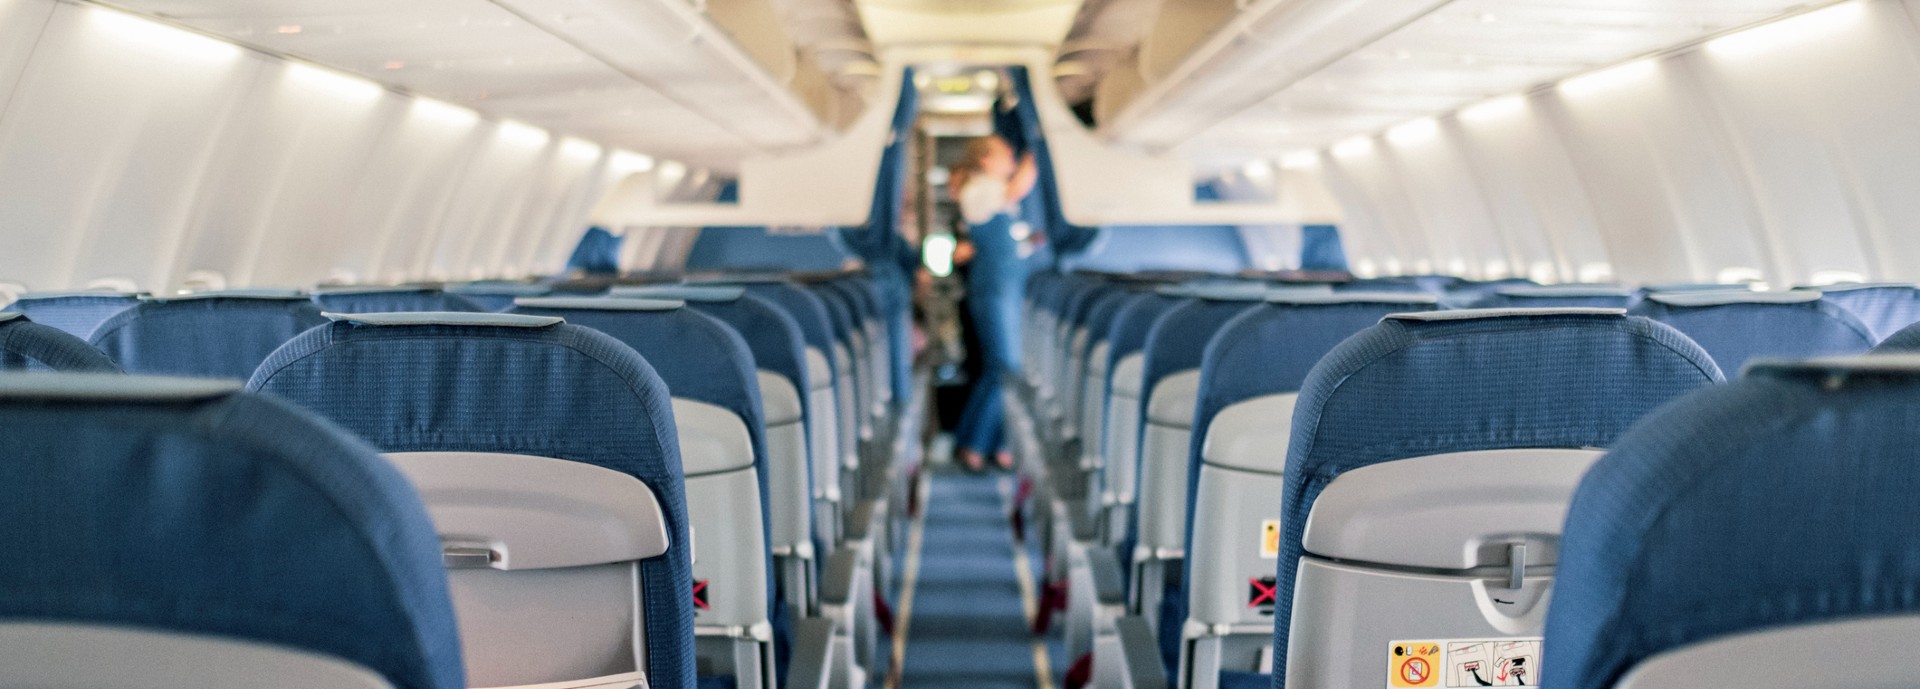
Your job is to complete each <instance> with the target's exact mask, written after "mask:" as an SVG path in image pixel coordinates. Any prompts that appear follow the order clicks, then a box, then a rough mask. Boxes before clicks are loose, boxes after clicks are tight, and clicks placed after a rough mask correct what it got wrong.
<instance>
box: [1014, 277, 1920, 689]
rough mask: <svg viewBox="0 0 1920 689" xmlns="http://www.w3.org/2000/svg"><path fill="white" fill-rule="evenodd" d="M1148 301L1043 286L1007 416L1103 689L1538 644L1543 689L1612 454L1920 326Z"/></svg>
mask: <svg viewBox="0 0 1920 689" xmlns="http://www.w3.org/2000/svg"><path fill="white" fill-rule="evenodd" d="M1156 277H1157V276H1146V277H1138V276H1116V275H1095V274H1065V275H1061V274H1052V273H1043V274H1040V275H1038V276H1036V278H1035V280H1034V281H1033V282H1032V284H1030V289H1029V295H1028V296H1029V301H1028V310H1027V312H1026V317H1027V319H1028V321H1027V323H1026V324H1025V325H1026V332H1029V333H1034V334H1035V335H1036V336H1035V337H1031V338H1029V339H1028V341H1027V342H1026V351H1025V364H1026V365H1025V370H1024V374H1023V378H1024V380H1023V381H1021V384H1020V385H1017V386H1014V387H1015V392H1014V393H1013V395H1014V397H1015V400H1014V402H1015V404H1014V406H1013V408H1014V409H1015V414H1016V416H1019V417H1022V418H1018V419H1015V421H1014V426H1015V428H1016V429H1021V430H1025V431H1027V432H1028V433H1027V435H1028V437H1027V441H1028V442H1025V443H1023V444H1022V445H1023V449H1024V450H1025V451H1024V452H1022V453H1021V455H1022V459H1023V465H1024V468H1025V469H1026V470H1027V471H1030V472H1032V473H1034V474H1036V475H1039V476H1042V477H1044V480H1042V481H1041V485H1042V486H1043V487H1044V490H1042V491H1041V493H1042V497H1043V502H1042V503H1041V505H1042V506H1043V508H1044V509H1043V510H1042V512H1041V514H1042V516H1043V517H1048V518H1051V522H1052V524H1051V526H1050V527H1049V528H1048V529H1047V530H1046V531H1045V533H1046V534H1047V535H1048V536H1049V538H1050V541H1051V542H1050V552H1051V553H1052V554H1053V557H1052V558H1050V560H1052V561H1053V562H1055V563H1057V564H1058V566H1056V567H1054V568H1053V569H1052V571H1050V572H1049V576H1050V578H1052V579H1053V580H1054V583H1055V585H1056V586H1064V588H1065V589H1066V590H1067V592H1068V593H1067V595H1066V596H1065V597H1064V600H1065V601H1067V602H1068V605H1069V610H1068V618H1067V619H1068V622H1067V629H1066V638H1067V643H1068V646H1069V652H1070V653H1072V654H1075V655H1077V656H1079V657H1081V658H1082V662H1083V667H1085V668H1086V669H1087V670H1088V671H1089V674H1090V675H1091V677H1092V678H1093V680H1094V682H1095V683H1097V684H1100V685H1102V686H1114V687H1120V686H1128V687H1131V686H1159V685H1163V684H1173V685H1177V686H1180V687H1215V686H1221V685H1229V686H1240V685H1246V686H1253V685H1262V686H1264V685H1266V684H1268V683H1273V684H1275V685H1276V686H1284V685H1285V684H1288V683H1292V684H1293V685H1294V686H1301V687H1345V686H1356V687H1358V686H1369V687H1371V686H1380V685H1382V684H1387V685H1388V686H1438V685H1437V684H1436V685H1429V684H1423V683H1420V682H1423V681H1425V679H1420V681H1412V680H1405V678H1402V680H1394V679H1393V678H1392V677H1390V676H1383V673H1386V672H1388V671H1389V668H1390V666H1393V663H1392V662H1391V661H1390V659H1389V658H1387V657H1385V656H1383V655H1382V653H1383V652H1382V650H1381V649H1391V648H1399V649H1401V651H1402V652H1403V653H1404V651H1405V650H1406V649H1408V648H1412V647H1414V646H1418V645H1419V644H1413V643H1402V642H1416V641H1422V640H1426V641H1432V642H1434V643H1432V644H1427V645H1426V646H1421V647H1422V648H1425V647H1427V646H1432V647H1435V648H1440V649H1441V650H1439V651H1436V653H1441V652H1446V648H1444V647H1445V646H1446V645H1445V644H1443V643H1439V642H1441V641H1445V640H1457V641H1461V642H1462V643H1463V644H1464V642H1467V641H1484V642H1486V643H1487V644H1491V645H1487V646H1486V648H1494V647H1496V646H1497V647H1499V648H1505V649H1508V651H1510V655H1511V654H1514V653H1519V652H1520V651H1524V650H1528V649H1532V652H1533V655H1532V656H1531V658H1532V662H1533V663H1534V665H1533V666H1532V667H1531V668H1528V669H1526V670H1525V671H1524V672H1521V673H1520V675H1514V674H1512V673H1502V675H1501V680H1500V681H1501V682H1502V683H1508V684H1511V683H1521V684H1527V685H1531V684H1534V683H1535V681H1534V680H1537V679H1538V678H1539V677H1540V676H1541V674H1540V671H1539V664H1538V663H1539V653H1538V648H1539V640H1540V638H1541V630H1542V629H1543V626H1544V625H1545V623H1546V619H1547V608H1548V606H1547V605H1546V600H1547V598H1548V593H1549V592H1550V591H1551V590H1552V588H1553V586H1554V584H1553V581H1554V576H1553V575H1554V571H1555V565H1556V562H1557V561H1558V555H1557V553H1558V552H1560V549H1561V546H1560V533H1561V532H1560V529H1561V525H1562V523H1563V522H1564V520H1565V518H1566V514H1567V504H1568V500H1569V498H1570V496H1572V495H1573V493H1574V490H1575V486H1576V485H1578V484H1579V483H1580V481H1581V479H1582V477H1583V476H1586V475H1587V474H1588V469H1589V467H1591V466H1593V465H1594V463H1595V462H1596V461H1597V460H1598V459H1599V457H1600V456H1601V455H1602V453H1603V452H1604V451H1605V449H1606V448H1608V447H1611V446H1612V445H1613V444H1614V443H1615V442H1616V441H1617V440H1618V438H1619V437H1620V436H1621V434H1622V433H1624V432H1626V430H1627V429H1628V428H1629V427H1630V426H1632V425H1633V424H1634V423H1635V422H1637V421H1639V420H1641V419H1642V418H1645V417H1648V416H1649V414H1650V413H1651V412H1653V410H1654V409H1656V408H1658V407H1660V405H1662V404H1665V403H1667V402H1669V401H1671V400H1674V399H1676V398H1679V397H1681V396H1684V395H1687V394H1688V393H1690V392H1693V391H1695V390H1698V389H1700V388H1703V387H1707V386H1710V385H1713V384H1715V383H1718V382H1719V381H1721V380H1722V373H1721V371H1722V370H1723V369H1724V370H1729V371H1738V370H1740V369H1741V368H1742V367H1744V366H1747V365H1748V364H1749V363H1750V362H1756V361H1766V360H1771V359H1778V358H1804V357H1817V356H1831V355H1844V354H1857V353H1861V352H1865V351H1866V350H1868V349H1869V348H1871V347H1873V346H1874V345H1875V343H1876V342H1880V341H1881V340H1882V339H1883V338H1882V337H1880V334H1881V333H1888V332H1891V331H1892V330H1893V329H1897V328H1899V327H1901V326H1905V325H1908V324H1909V323H1910V321H1909V322H1905V323H1903V322H1901V321H1902V319H1906V318H1909V316H1911V317H1913V318H1920V311H1912V310H1904V311H1903V310H1902V308H1904V307H1901V305H1904V304H1909V303H1911V304H1920V290H1916V289H1915V288H1913V287H1912V286H1891V285H1876V286H1860V287H1852V288H1843V289H1839V290H1830V291H1827V292H1824V293H1823V292H1820V291H1815V290H1810V289H1802V290H1794V291H1789V292H1752V291H1747V290H1727V289H1725V288H1721V289H1705V288H1679V287H1664V288H1647V289H1642V290H1638V291H1628V290H1623V289H1619V288H1612V287H1596V286H1573V287H1538V286H1511V285H1495V286H1488V285H1471V284H1461V283H1458V282H1455V281H1445V282H1448V283H1451V284H1448V285H1447V286H1449V287H1451V288H1452V290H1451V291H1448V292H1444V293H1442V294H1434V293H1433V290H1430V289H1428V287H1429V286H1428V285H1422V284H1421V283H1420V282H1419V281H1415V280H1404V281H1396V282H1392V283H1387V282H1384V281H1368V282H1365V283H1361V284H1359V285H1338V286H1331V285H1279V284H1272V283H1262V282H1253V281H1245V280H1227V279H1213V280H1201V281H1194V280H1191V279H1187V280H1183V281H1181V282H1175V283H1168V282H1166V281H1163V280H1160V279H1156ZM1476 292H1478V293H1477V294H1476ZM1869 297H1870V298H1869ZM1861 301H1865V302H1868V303H1874V304H1879V305H1880V306H1879V310H1878V311H1875V310H1873V309H1869V308H1866V307H1863V306H1861V305H1860V303H1861ZM1446 304H1469V305H1473V306H1476V307H1479V308H1474V309H1466V310H1453V309H1443V306H1444V305H1446ZM1629 305H1631V307H1632V310H1631V312H1629V311H1628V310H1626V309H1625V308H1623V307H1626V306H1629ZM1869 319H1871V320H1872V321H1873V322H1874V323H1875V324H1876V325H1875V326H1872V327H1870V326H1868V325H1866V322H1867V321H1868V320H1869ZM1909 337H1912V339H1913V340H1915V341H1920V332H1916V334H1915V335H1912V336H1909ZM1885 339H1886V342H1885V343H1884V344H1883V345H1882V346H1883V347H1884V348H1886V349H1888V350H1892V349H1896V348H1898V347H1900V346H1902V345H1901V341H1902V339H1903V338H1902V337H1900V336H1893V337H1888V338H1885ZM1776 368H1778V367H1777V366H1776ZM1769 370H1772V369H1769ZM1661 418H1663V417H1661ZM1501 644H1505V645H1504V646H1503V645H1501ZM1465 645H1468V646H1470V645H1472V644H1465ZM1464 653H1465V652H1463V655H1462V656H1461V657H1462V658H1466V657H1467V655H1465V654H1464ZM1447 657H1452V656H1447ZM1516 657H1517V656H1516ZM1397 658H1400V659H1407V658H1409V657H1408V656H1404V655H1402V656H1397ZM1420 662H1422V663H1431V667H1433V668H1435V671H1436V672H1437V671H1438V669H1439V668H1441V666H1442V659H1441V657H1439V656H1433V657H1428V656H1424V655H1423V656H1420ZM1461 662H1462V663H1465V662H1467V661H1466V660H1462V661H1461ZM1493 666H1494V663H1493V662H1492V661H1488V662H1487V664H1485V665H1484V666H1483V669H1487V668H1492V667H1493ZM1455 669H1456V670H1457V668H1455ZM1493 672H1494V671H1493V670H1488V672H1487V673H1485V674H1484V675H1483V678H1486V679H1489V680H1491V678H1492V677H1493ZM1456 674H1457V673H1456ZM1270 676H1277V677H1278V678H1280V679H1281V680H1284V681H1280V682H1274V681H1273V679H1272V678H1271V677H1270ZM1413 676H1415V677H1421V675H1420V673H1418V672H1415V673H1413ZM1436 681H1437V680H1436ZM1448 681H1450V682H1451V681H1453V680H1451V679H1450V680H1448ZM1461 681H1465V680H1461ZM1395 682H1401V683H1395ZM1447 686H1454V685H1453V684H1449V685H1447Z"/></svg>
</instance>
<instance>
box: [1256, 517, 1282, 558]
mask: <svg viewBox="0 0 1920 689" xmlns="http://www.w3.org/2000/svg"><path fill="white" fill-rule="evenodd" d="M1260 558H1261V559H1263V560H1278V559H1280V520H1278V519H1268V520H1266V521H1263V522H1260Z"/></svg>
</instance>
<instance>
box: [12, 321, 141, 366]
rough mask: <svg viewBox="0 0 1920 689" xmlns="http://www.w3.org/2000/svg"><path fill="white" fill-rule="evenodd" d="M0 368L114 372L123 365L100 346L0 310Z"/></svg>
mask: <svg viewBox="0 0 1920 689" xmlns="http://www.w3.org/2000/svg"><path fill="white" fill-rule="evenodd" d="M0 371H72V372H112V373H118V372H119V371H120V367H118V366H115V365H113V360H112V359H109V358H107V355H105V354H101V353H100V350H98V349H94V348H93V347H91V346H89V345H88V344H87V341H86V340H82V339H80V338H78V337H74V336H73V335H70V334H67V333H66V332H63V331H61V330H59V329H57V328H52V327H48V326H44V325H41V324H39V323H35V322H33V321H32V320H31V319H29V318H27V316H26V314H22V313H19V312H17V311H0Z"/></svg>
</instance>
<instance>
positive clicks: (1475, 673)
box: [1387, 639, 1540, 689]
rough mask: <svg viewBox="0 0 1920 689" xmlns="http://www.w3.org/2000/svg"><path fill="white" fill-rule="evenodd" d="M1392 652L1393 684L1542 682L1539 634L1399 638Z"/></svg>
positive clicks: (1462, 687)
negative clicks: (1521, 636) (1423, 639)
mask: <svg viewBox="0 0 1920 689" xmlns="http://www.w3.org/2000/svg"><path fill="white" fill-rule="evenodd" d="M1387 653H1388V655H1387V687H1388V689H1412V688H1414V687H1434V688H1436V689H1471V688H1473V687H1532V686H1539V684H1540V640H1539V639H1449V640H1442V641H1395V642H1393V643H1391V644H1389V645H1388V649H1387Z"/></svg>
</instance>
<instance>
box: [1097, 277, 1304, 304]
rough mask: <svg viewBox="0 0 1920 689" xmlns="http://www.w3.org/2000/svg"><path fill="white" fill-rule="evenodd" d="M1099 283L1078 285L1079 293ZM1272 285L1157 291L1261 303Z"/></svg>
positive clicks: (1212, 284)
mask: <svg viewBox="0 0 1920 689" xmlns="http://www.w3.org/2000/svg"><path fill="white" fill-rule="evenodd" d="M1094 284H1097V283H1088V284H1076V285H1074V286H1073V287H1072V289H1073V290H1075V291H1078V290H1082V289H1086V288H1088V287H1090V286H1092V285H1094ZM1272 288H1273V287H1272V285H1268V284H1267V283H1264V282H1238V281H1235V282H1216V281H1208V282H1189V283H1184V284H1178V285H1166V286H1164V287H1160V288H1159V289H1157V290H1155V291H1157V292H1159V293H1160V294H1162V295H1165V296H1169V297H1176V298H1181V299H1209V300H1214V301H1259V300H1261V299H1264V298H1266V296H1267V292H1268V290H1271V289H1272Z"/></svg>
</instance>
